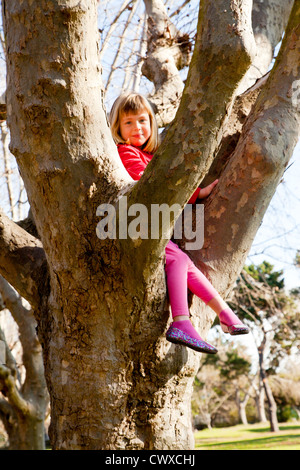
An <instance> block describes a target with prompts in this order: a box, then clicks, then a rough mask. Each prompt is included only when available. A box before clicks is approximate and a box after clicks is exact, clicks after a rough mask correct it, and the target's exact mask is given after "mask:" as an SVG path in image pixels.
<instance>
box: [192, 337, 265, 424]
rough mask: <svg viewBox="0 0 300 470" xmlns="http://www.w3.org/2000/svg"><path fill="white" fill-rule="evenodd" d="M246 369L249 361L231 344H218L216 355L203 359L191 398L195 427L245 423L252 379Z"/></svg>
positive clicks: (242, 352)
mask: <svg viewBox="0 0 300 470" xmlns="http://www.w3.org/2000/svg"><path fill="white" fill-rule="evenodd" d="M240 349H241V348H240ZM250 369H251V362H250V358H249V357H247V355H246V354H245V352H244V351H242V350H237V348H236V347H233V345H232V344H231V345H230V344H226V343H225V344H223V345H221V348H220V350H219V353H218V354H216V355H214V356H207V357H206V358H205V360H204V361H203V362H202V364H201V366H200V370H199V372H198V374H197V376H196V379H195V388H194V393H193V399H192V410H193V414H194V415H195V418H194V419H195V424H196V426H197V425H198V426H199V425H202V426H203V425H206V426H207V427H208V428H211V427H212V426H213V425H215V424H216V423H217V424H218V425H220V423H222V424H224V423H226V425H228V424H236V423H238V422H242V423H243V424H247V415H246V405H247V403H248V401H249V398H250V396H251V392H252V386H253V383H254V381H255V378H256V377H255V374H254V376H252V375H251V371H250ZM234 408H235V410H236V409H237V413H236V412H234ZM234 415H235V418H234ZM233 419H234V421H233Z"/></svg>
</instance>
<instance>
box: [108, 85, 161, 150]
mask: <svg viewBox="0 0 300 470" xmlns="http://www.w3.org/2000/svg"><path fill="white" fill-rule="evenodd" d="M144 109H146V111H147V112H148V114H149V118H150V127H151V134H150V137H149V139H148V140H147V142H146V143H145V144H144V145H143V150H145V151H146V152H150V153H154V152H155V151H156V150H157V148H158V145H159V137H158V127H157V123H156V118H155V114H154V112H153V109H152V107H151V105H150V103H149V101H148V100H147V99H146V98H144V97H143V96H142V95H140V94H139V93H132V92H127V93H122V94H121V95H120V96H119V97H118V98H117V99H116V101H115V102H114V104H113V106H112V108H111V111H110V114H109V122H110V128H111V133H112V136H113V139H114V141H115V143H116V144H117V145H118V144H126V142H125V141H124V139H123V138H122V136H121V133H120V120H121V117H122V116H123V115H124V114H125V115H126V114H129V113H133V114H137V113H139V112H140V111H142V110H144Z"/></svg>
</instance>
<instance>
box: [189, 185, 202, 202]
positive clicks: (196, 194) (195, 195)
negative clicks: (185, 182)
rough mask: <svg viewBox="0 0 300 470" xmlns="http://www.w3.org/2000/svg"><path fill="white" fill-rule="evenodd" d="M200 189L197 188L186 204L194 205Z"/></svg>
mask: <svg viewBox="0 0 300 470" xmlns="http://www.w3.org/2000/svg"><path fill="white" fill-rule="evenodd" d="M200 189H201V188H197V189H196V191H195V192H194V194H193V195H192V197H191V199H190V200H189V202H188V204H195V202H196V201H197V197H198V194H199V193H200Z"/></svg>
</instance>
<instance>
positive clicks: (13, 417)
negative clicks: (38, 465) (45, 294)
mask: <svg viewBox="0 0 300 470" xmlns="http://www.w3.org/2000/svg"><path fill="white" fill-rule="evenodd" d="M0 292H1V297H2V300H3V302H4V305H5V307H6V308H8V309H9V311H10V312H11V314H12V316H13V318H14V320H15V322H16V323H17V325H18V327H19V339H20V342H21V345H22V367H20V366H19V365H18V364H17V362H16V359H15V357H14V356H13V354H12V353H11V350H10V348H9V345H8V343H7V341H6V337H5V334H4V331H3V330H2V329H1V326H0V341H2V344H4V346H5V351H4V354H3V357H2V358H1V359H2V360H3V359H4V361H3V362H1V363H0V393H1V395H0V418H1V420H2V422H3V424H4V426H5V430H6V432H7V435H8V439H9V444H8V449H10V450H13V449H14V450H43V449H45V415H46V409H47V405H48V403H49V398H48V392H47V387H46V381H45V376H44V366H43V356H42V348H41V345H40V343H39V341H38V338H37V335H36V330H35V329H36V321H35V319H34V316H33V313H32V311H31V309H30V307H29V308H28V306H26V305H25V303H24V301H22V299H21V298H20V296H19V295H18V294H17V293H16V292H15V290H14V289H13V288H12V287H11V286H10V285H9V284H8V282H7V281H6V280H5V279H4V278H3V277H2V276H0Z"/></svg>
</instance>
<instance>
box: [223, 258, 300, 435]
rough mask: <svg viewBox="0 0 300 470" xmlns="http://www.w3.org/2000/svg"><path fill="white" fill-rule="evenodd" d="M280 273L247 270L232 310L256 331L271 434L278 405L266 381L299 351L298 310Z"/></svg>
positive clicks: (262, 267)
mask: <svg viewBox="0 0 300 470" xmlns="http://www.w3.org/2000/svg"><path fill="white" fill-rule="evenodd" d="M282 274H283V273H282V271H274V266H272V265H271V264H269V263H267V262H263V263H262V264H261V265H259V266H257V267H255V266H254V265H250V266H246V267H245V268H244V270H243V271H242V273H241V274H240V276H239V278H238V282H237V286H236V288H235V289H234V291H233V297H232V301H231V305H232V307H233V308H234V309H235V310H236V311H237V312H239V313H240V314H241V313H242V314H243V315H246V318H248V322H250V323H251V325H252V329H253V330H255V329H258V330H259V335H258V340H257V350H258V356H259V371H260V376H261V381H262V384H263V387H264V391H265V394H266V398H267V402H268V408H269V416H270V424H271V430H272V431H274V432H276V431H279V426H278V421H277V405H276V400H275V399H274V396H273V393H272V389H271V386H270V384H269V380H268V377H269V376H270V375H272V374H275V373H276V371H277V370H278V368H279V366H280V364H281V361H282V360H283V359H284V358H286V357H287V356H288V355H291V354H292V353H293V352H294V350H295V348H297V347H299V340H298V332H299V326H300V324H299V320H300V316H299V310H298V305H297V298H296V297H297V294H296V295H295V294H292V295H290V296H288V295H287V294H286V293H285V291H284V279H283V278H282Z"/></svg>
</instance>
